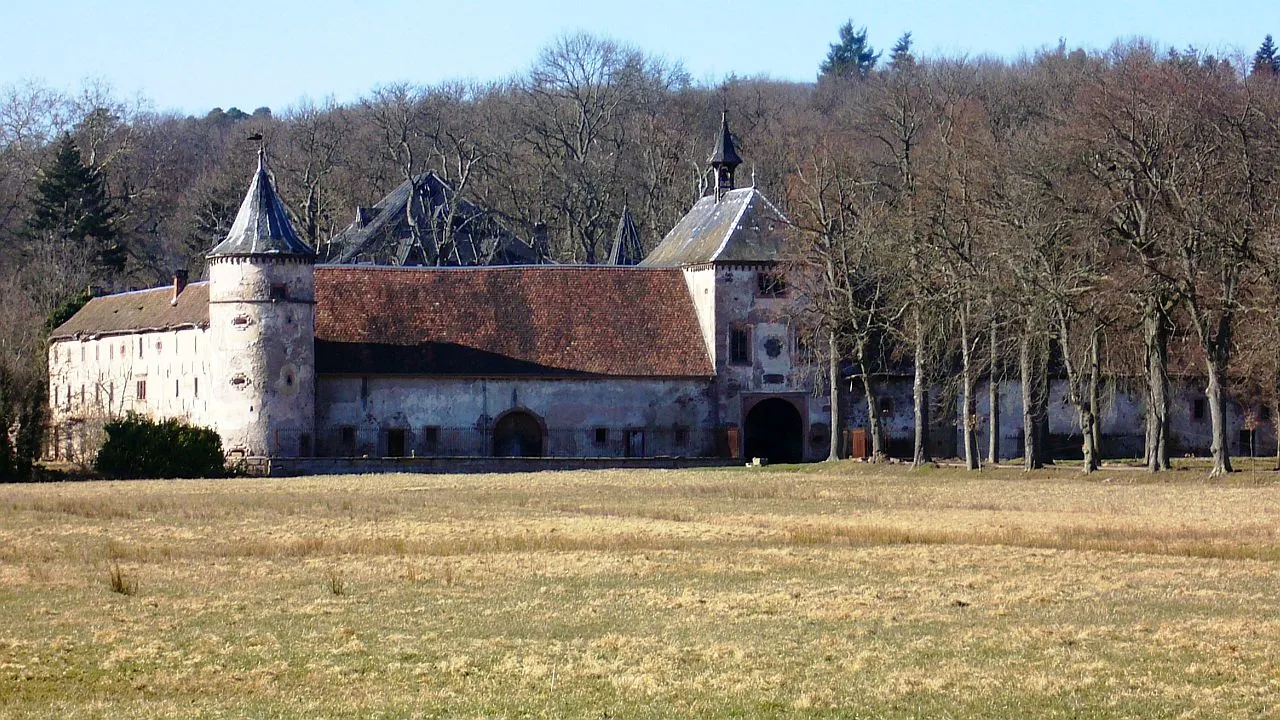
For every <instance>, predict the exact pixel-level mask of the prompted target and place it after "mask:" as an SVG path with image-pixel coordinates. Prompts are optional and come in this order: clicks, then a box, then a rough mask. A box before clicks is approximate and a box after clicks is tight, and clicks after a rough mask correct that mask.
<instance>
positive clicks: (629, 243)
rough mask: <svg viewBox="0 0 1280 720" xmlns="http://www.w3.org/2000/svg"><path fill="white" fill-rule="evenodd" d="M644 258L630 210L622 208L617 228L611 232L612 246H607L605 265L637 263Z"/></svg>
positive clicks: (638, 234) (638, 233)
mask: <svg viewBox="0 0 1280 720" xmlns="http://www.w3.org/2000/svg"><path fill="white" fill-rule="evenodd" d="M643 259H644V247H643V246H642V245H641V244H640V231H638V230H636V223H635V220H634V219H632V217H631V211H630V210H628V209H627V208H625V207H624V208H622V217H620V218H618V229H617V231H615V232H614V234H613V247H611V248H609V259H608V261H607V262H606V264H607V265H638V264H639V263H640V261H641V260H643Z"/></svg>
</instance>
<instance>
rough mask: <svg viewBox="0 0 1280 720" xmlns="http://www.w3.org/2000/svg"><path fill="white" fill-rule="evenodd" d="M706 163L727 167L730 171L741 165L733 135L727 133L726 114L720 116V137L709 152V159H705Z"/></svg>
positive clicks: (727, 117) (727, 118) (727, 120)
mask: <svg viewBox="0 0 1280 720" xmlns="http://www.w3.org/2000/svg"><path fill="white" fill-rule="evenodd" d="M707 162H709V163H711V165H712V166H716V165H727V166H729V168H730V169H733V168H736V167H738V166H739V165H741V164H742V157H741V156H740V155H738V148H736V147H735V146H734V144H733V135H732V134H731V133H730V132H729V113H728V112H725V113H722V114H721V115H720V135H719V137H717V138H716V146H715V148H714V149H713V150H712V151H711V157H709V158H707Z"/></svg>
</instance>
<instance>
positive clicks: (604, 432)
mask: <svg viewBox="0 0 1280 720" xmlns="http://www.w3.org/2000/svg"><path fill="white" fill-rule="evenodd" d="M608 442H609V428H602V427H598V428H596V447H600V446H602V445H605V444H607V443H608Z"/></svg>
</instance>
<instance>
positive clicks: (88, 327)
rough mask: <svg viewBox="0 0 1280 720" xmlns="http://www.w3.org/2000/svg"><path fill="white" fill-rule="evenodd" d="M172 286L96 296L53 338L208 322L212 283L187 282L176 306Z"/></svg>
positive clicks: (187, 326) (191, 325)
mask: <svg viewBox="0 0 1280 720" xmlns="http://www.w3.org/2000/svg"><path fill="white" fill-rule="evenodd" d="M172 297H173V286H171V285H166V286H164V287H158V288H151V289H150V290H137V291H134V292H127V293H120V294H118V295H107V296H105V297H96V298H93V299H92V300H90V301H89V302H88V304H86V305H85V306H84V307H82V308H80V312H77V313H76V314H75V315H73V316H71V319H70V320H67V321H66V322H65V323H63V324H61V325H59V326H58V328H57V329H55V330H54V331H53V333H52V335H50V338H51V339H55V340H56V339H61V338H69V337H75V336H76V335H81V336H94V335H111V334H116V333H129V332H146V331H161V330H177V329H180V328H189V327H201V326H207V325H208V324H209V283H208V282H198V283H191V284H189V285H187V287H186V289H185V290H183V291H182V294H181V295H179V296H178V304H177V305H173V304H171V303H170V299H171V298H172Z"/></svg>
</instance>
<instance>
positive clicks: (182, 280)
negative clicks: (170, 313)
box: [169, 270, 187, 305]
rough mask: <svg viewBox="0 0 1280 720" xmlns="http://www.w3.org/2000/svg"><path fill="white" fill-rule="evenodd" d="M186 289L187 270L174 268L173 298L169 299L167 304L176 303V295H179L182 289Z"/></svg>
mask: <svg viewBox="0 0 1280 720" xmlns="http://www.w3.org/2000/svg"><path fill="white" fill-rule="evenodd" d="M186 289H187V271H186V270H174V271H173V299H172V300H170V301H169V304H170V305H177V304H178V296H179V295H181V294H182V291H183V290H186Z"/></svg>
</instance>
